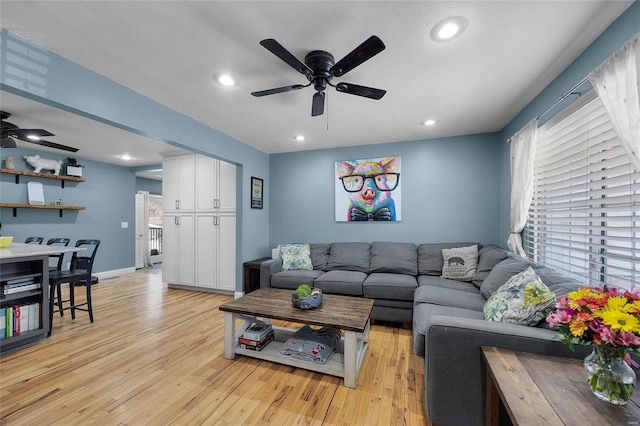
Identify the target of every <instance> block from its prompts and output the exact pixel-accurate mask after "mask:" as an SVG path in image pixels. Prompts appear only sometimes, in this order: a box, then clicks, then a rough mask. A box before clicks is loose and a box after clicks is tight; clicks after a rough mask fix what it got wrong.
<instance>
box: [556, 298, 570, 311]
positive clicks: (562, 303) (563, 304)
mask: <svg viewBox="0 0 640 426" xmlns="http://www.w3.org/2000/svg"><path fill="white" fill-rule="evenodd" d="M555 307H556V308H557V309H569V298H568V297H567V296H560V297H558V301H557V302H556V304H555Z"/></svg>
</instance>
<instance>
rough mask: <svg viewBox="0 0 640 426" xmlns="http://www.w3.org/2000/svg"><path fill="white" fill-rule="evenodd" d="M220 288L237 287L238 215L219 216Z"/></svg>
mask: <svg viewBox="0 0 640 426" xmlns="http://www.w3.org/2000/svg"><path fill="white" fill-rule="evenodd" d="M218 224H219V225H218V264H219V265H220V267H219V269H218V288H219V289H221V290H231V291H235V289H236V216H235V215H219V216H218Z"/></svg>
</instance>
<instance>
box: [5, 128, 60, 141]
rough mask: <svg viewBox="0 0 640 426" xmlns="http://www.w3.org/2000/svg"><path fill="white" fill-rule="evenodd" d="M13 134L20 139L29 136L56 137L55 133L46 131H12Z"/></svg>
mask: <svg viewBox="0 0 640 426" xmlns="http://www.w3.org/2000/svg"><path fill="white" fill-rule="evenodd" d="M11 133H13V134H14V135H16V137H18V138H20V139H23V138H28V137H29V136H37V137H39V138H40V137H43V136H55V135H54V134H53V133H51V132H47V131H46V130H44V129H14V130H11Z"/></svg>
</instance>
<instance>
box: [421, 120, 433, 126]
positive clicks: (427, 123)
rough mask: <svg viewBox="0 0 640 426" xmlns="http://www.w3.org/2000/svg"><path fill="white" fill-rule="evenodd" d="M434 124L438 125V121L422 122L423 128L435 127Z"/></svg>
mask: <svg viewBox="0 0 640 426" xmlns="http://www.w3.org/2000/svg"><path fill="white" fill-rule="evenodd" d="M434 124H436V120H426V121H423V122H422V125H423V126H433V125H434Z"/></svg>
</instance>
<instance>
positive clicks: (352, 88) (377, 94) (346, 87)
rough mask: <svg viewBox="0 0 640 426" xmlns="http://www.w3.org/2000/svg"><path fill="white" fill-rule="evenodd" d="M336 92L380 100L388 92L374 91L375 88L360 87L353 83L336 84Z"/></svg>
mask: <svg viewBox="0 0 640 426" xmlns="http://www.w3.org/2000/svg"><path fill="white" fill-rule="evenodd" d="M336 90H337V91H338V92H342V93H348V94H350V95H358V96H364V97H365V98H370V99H375V100H379V99H382V97H383V96H384V95H385V93H387V91H386V90H382V89H374V88H373V87H366V86H358V85H357V84H351V83H338V84H336Z"/></svg>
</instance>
